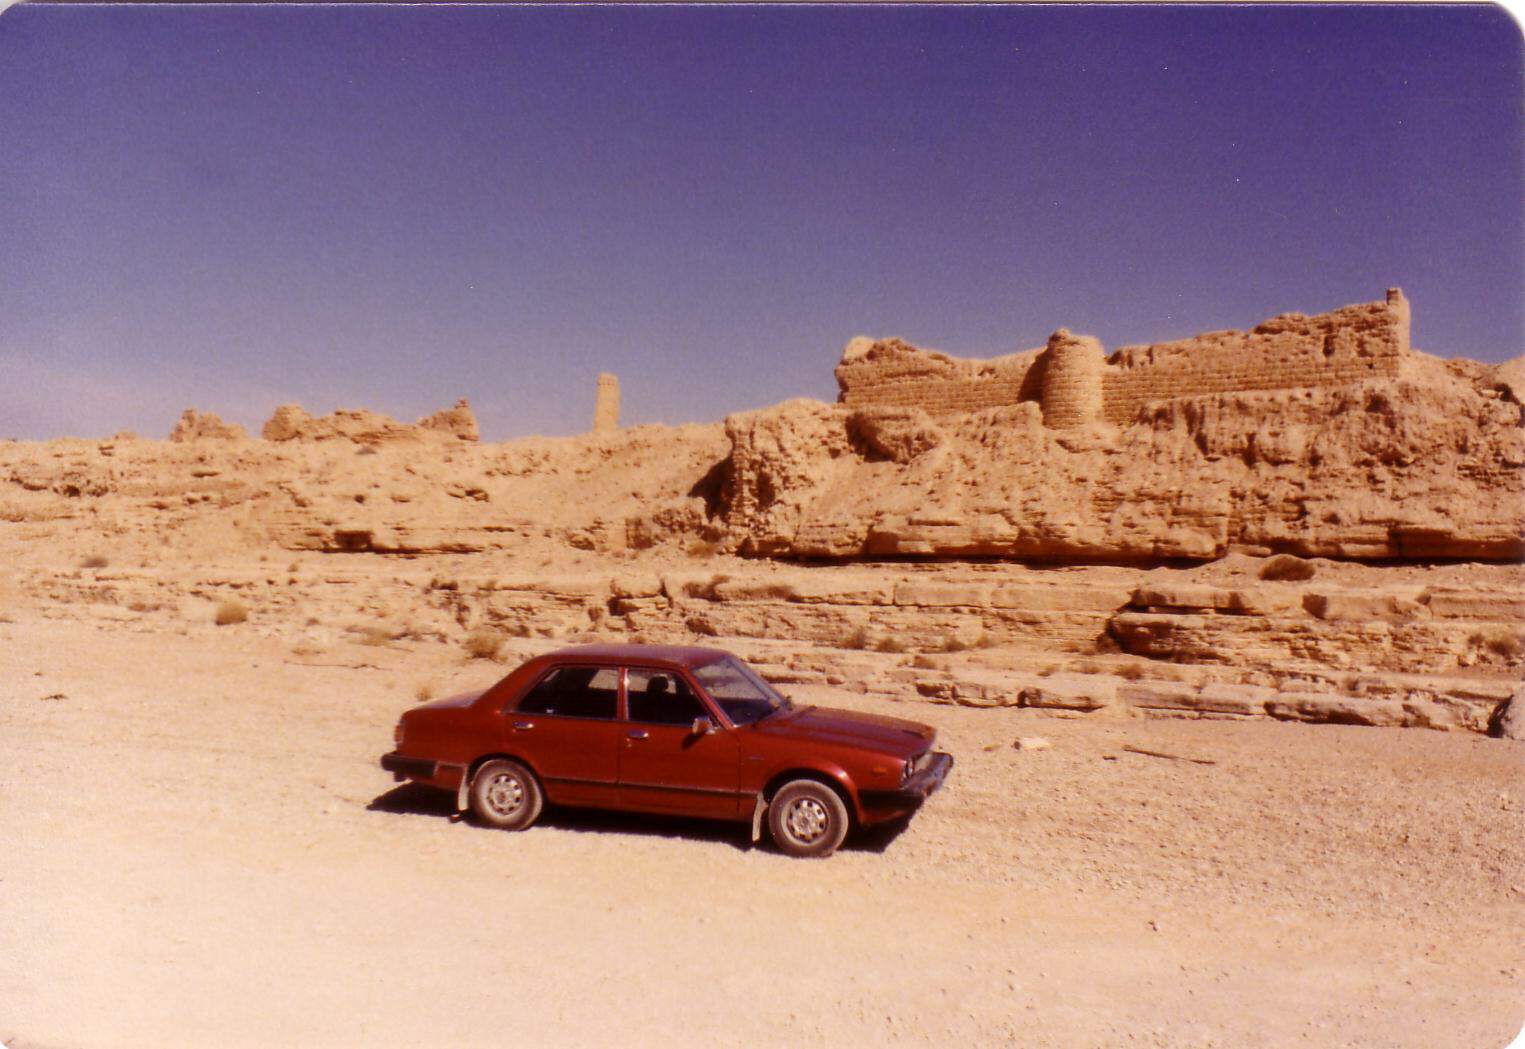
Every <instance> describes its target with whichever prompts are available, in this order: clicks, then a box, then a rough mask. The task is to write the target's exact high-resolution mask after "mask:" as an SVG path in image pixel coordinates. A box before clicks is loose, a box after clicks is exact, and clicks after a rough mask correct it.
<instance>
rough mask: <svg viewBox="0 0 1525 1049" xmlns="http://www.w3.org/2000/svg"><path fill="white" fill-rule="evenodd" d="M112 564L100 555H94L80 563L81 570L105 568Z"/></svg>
mask: <svg viewBox="0 0 1525 1049" xmlns="http://www.w3.org/2000/svg"><path fill="white" fill-rule="evenodd" d="M110 563H111V562H110V561H108V560H106V559H105V558H104V557H102V556H101V555H99V554H92V555H91V556H89V557H87V558H85V559H84V560H83V561H81V562H80V563H79V566H80V567H81V568H105V567H106V566H107V565H109V564H110Z"/></svg>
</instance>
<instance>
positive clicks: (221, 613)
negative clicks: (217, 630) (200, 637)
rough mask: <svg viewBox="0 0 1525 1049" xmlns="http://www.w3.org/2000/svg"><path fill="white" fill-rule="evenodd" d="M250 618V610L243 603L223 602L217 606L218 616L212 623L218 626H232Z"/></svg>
mask: <svg viewBox="0 0 1525 1049" xmlns="http://www.w3.org/2000/svg"><path fill="white" fill-rule="evenodd" d="M248 618H249V609H248V608H247V607H246V606H245V605H244V603H243V602H242V601H233V600H228V601H223V602H221V603H219V604H218V606H217V614H216V615H215V616H213V618H212V621H213V622H214V623H216V624H217V625H218V626H231V625H232V624H234V623H242V622H243V621H244V620H246V619H248Z"/></svg>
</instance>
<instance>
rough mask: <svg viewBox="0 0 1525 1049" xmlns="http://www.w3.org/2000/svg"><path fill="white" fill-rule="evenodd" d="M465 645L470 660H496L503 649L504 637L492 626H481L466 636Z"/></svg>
mask: <svg viewBox="0 0 1525 1049" xmlns="http://www.w3.org/2000/svg"><path fill="white" fill-rule="evenodd" d="M465 645H466V655H467V657H468V658H470V659H492V660H496V659H497V658H498V652H499V651H500V650H501V649H502V648H503V635H502V634H501V633H499V632H498V631H496V630H494V629H493V628H492V627H490V626H479V627H477V628H476V629H475V630H473V631H471V632H470V633H469V634H467V635H466V640H465Z"/></svg>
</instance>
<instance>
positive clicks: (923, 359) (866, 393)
mask: <svg viewBox="0 0 1525 1049" xmlns="http://www.w3.org/2000/svg"><path fill="white" fill-rule="evenodd" d="M1039 352H1040V351H1038V350H1029V351H1027V352H1026V353H1018V354H1013V355H1012V356H1010V357H1001V358H997V359H995V360H990V361H975V360H963V359H960V358H957V357H950V356H948V355H947V354H946V353H938V352H937V351H936V350H923V349H919V348H917V347H915V346H911V345H909V344H907V343H904V342H901V341H900V340H899V339H886V340H883V341H881V342H875V341H873V340H870V339H854V340H853V341H852V342H850V343H848V344H847V349H846V350H845V351H844V352H843V355H842V363H840V364H839V365H837V372H836V374H837V385H838V386H839V387H840V388H841V391H842V392H841V395H840V396H839V397H838V401H839V402H840V403H842V404H846V405H848V406H850V407H855V408H857V407H867V406H875V407H885V408H921V409H924V410H925V411H928V412H930V413H932V414H933V415H946V414H950V413H957V412H977V411H980V410H982V409H984V408H996V407H1000V406H1001V405H1007V404H1016V403H1017V402H1018V401H1028V400H1037V399H1038V396H1039V375H1038V374H1037V373H1036V372H1035V371H1034V364H1035V362H1036V361H1037V360H1038V357H1039Z"/></svg>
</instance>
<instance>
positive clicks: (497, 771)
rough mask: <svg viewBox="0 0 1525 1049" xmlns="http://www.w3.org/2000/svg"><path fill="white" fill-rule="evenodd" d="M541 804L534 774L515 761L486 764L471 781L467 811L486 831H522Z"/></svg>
mask: <svg viewBox="0 0 1525 1049" xmlns="http://www.w3.org/2000/svg"><path fill="white" fill-rule="evenodd" d="M544 804H545V799H544V797H543V796H542V795H541V793H540V783H539V782H538V781H537V780H536V779H535V774H534V773H533V772H531V771H530V770H529V769H527V768H525V767H524V766H523V765H521V764H519V763H518V762H517V761H509V760H508V759H507V758H503V759H500V760H496V761H489V762H487V764H485V765H483V766H482V767H481V768H480V769H478V770H477V774H476V776H475V777H474V778H473V779H472V781H471V811H472V812H474V813H476V817H477V819H479V820H481V821H482V822H483V823H485V824H487V825H488V826H490V827H498V828H500V829H502V830H523V829H524V828H526V827H528V826H529V825H530V824H531V823H534V822H535V819H536V817H538V816H539V815H540V809H541V807H542V806H543V805H544Z"/></svg>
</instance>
